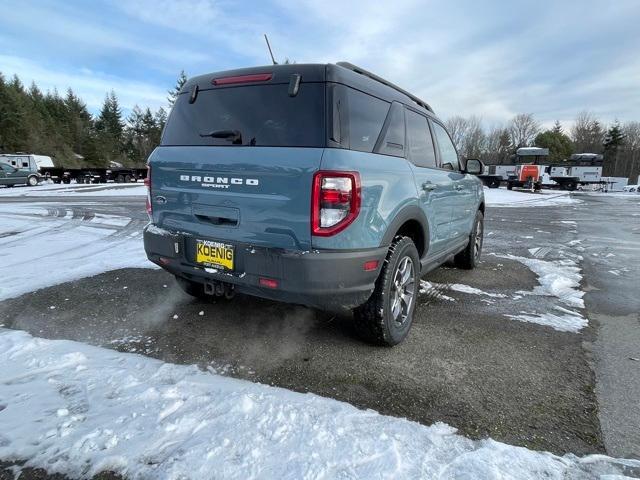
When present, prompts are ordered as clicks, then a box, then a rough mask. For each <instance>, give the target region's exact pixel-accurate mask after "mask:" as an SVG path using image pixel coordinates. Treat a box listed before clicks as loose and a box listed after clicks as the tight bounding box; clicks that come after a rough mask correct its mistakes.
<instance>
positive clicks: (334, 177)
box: [311, 171, 360, 237]
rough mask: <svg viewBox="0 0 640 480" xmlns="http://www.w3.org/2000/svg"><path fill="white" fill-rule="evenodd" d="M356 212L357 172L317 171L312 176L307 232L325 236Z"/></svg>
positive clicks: (337, 229)
mask: <svg viewBox="0 0 640 480" xmlns="http://www.w3.org/2000/svg"><path fill="white" fill-rule="evenodd" d="M358 213H360V174H359V173H358V172H330V171H320V172H316V174H315V175H314V176H313V189H312V193H311V232H312V233H313V234H314V235H318V236H320V237H328V236H331V235H335V234H336V233H338V232H341V231H342V230H344V229H345V228H347V226H349V224H351V222H353V221H354V220H355V219H356V217H357V216H358Z"/></svg>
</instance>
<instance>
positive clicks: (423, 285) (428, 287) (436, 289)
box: [419, 280, 456, 302]
mask: <svg viewBox="0 0 640 480" xmlns="http://www.w3.org/2000/svg"><path fill="white" fill-rule="evenodd" d="M446 289H447V286H446V285H442V284H436V283H432V282H428V281H427V280H420V290H419V293H420V294H422V295H427V296H428V297H432V298H436V299H438V300H447V301H449V302H455V301H456V299H455V298H452V297H449V296H447V295H445V294H444V293H442V291H443V290H446Z"/></svg>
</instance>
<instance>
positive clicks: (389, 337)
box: [354, 237, 420, 346]
mask: <svg viewBox="0 0 640 480" xmlns="http://www.w3.org/2000/svg"><path fill="white" fill-rule="evenodd" d="M419 272H420V259H419V257H418V250H417V249H416V246H415V245H414V243H413V241H412V240H411V239H410V238H409V237H396V238H395V239H394V241H393V243H392V244H391V247H390V248H389V252H388V253H387V258H386V260H385V262H384V266H383V267H382V271H381V272H380V275H379V276H378V279H377V280H376V286H375V290H374V291H373V294H372V295H371V297H370V298H369V300H367V302H366V303H365V304H364V305H361V306H360V307H358V308H356V309H355V310H354V320H355V325H356V328H357V329H358V331H359V332H360V334H361V335H362V336H363V337H364V338H365V339H366V340H368V341H370V342H372V343H375V344H377V345H385V346H393V345H397V344H398V343H400V342H402V341H403V340H404V339H405V338H406V336H407V334H408V333H409V329H410V328H411V325H412V323H413V314H414V311H415V308H416V299H417V294H418V289H419V287H418V284H419V280H420V275H419Z"/></svg>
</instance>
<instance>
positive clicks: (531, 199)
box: [484, 187, 582, 207]
mask: <svg viewBox="0 0 640 480" xmlns="http://www.w3.org/2000/svg"><path fill="white" fill-rule="evenodd" d="M484 198H485V202H486V204H487V206H490V207H540V206H545V207H549V206H554V205H572V204H577V203H582V201H581V200H578V199H576V198H574V197H573V196H572V195H570V194H569V192H563V191H560V190H542V191H541V192H538V193H531V192H526V191H516V190H507V189H506V188H487V187H484Z"/></svg>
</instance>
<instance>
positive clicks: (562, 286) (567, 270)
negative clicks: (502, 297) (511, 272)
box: [496, 255, 584, 308]
mask: <svg viewBox="0 0 640 480" xmlns="http://www.w3.org/2000/svg"><path fill="white" fill-rule="evenodd" d="M496 256H498V257H500V258H507V259H509V260H516V261H518V262H520V263H522V264H524V265H526V266H527V267H529V269H530V270H531V271H532V272H533V273H535V274H536V275H537V276H538V282H539V283H540V285H539V286H537V287H535V288H534V290H533V292H527V293H531V294H533V295H548V296H552V297H557V298H559V299H560V301H561V302H563V303H565V304H567V305H569V306H571V307H576V308H584V300H582V297H583V296H584V292H583V291H581V290H580V282H581V280H582V275H581V274H580V267H579V266H578V265H577V264H576V263H575V262H574V261H573V260H569V259H564V260H554V261H548V260H541V259H539V258H526V257H519V256H516V255H496ZM518 293H523V292H518Z"/></svg>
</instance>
